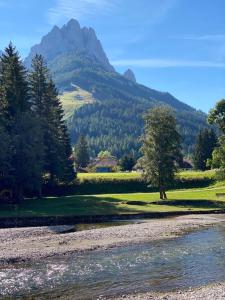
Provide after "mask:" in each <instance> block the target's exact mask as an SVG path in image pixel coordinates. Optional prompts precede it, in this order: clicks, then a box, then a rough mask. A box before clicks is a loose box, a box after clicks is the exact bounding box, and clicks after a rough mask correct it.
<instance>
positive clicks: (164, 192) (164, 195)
mask: <svg viewBox="0 0 225 300" xmlns="http://www.w3.org/2000/svg"><path fill="white" fill-rule="evenodd" d="M163 199H164V200H167V196H166V191H165V189H163Z"/></svg>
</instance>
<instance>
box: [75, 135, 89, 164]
mask: <svg viewBox="0 0 225 300" xmlns="http://www.w3.org/2000/svg"><path fill="white" fill-rule="evenodd" d="M74 157H75V163H76V167H77V168H78V169H79V168H86V167H87V166H88V164H89V162H90V157H89V149H88V144H87V141H86V138H85V136H84V135H81V136H80V137H79V139H78V141H77V143H76V145H75V148H74Z"/></svg>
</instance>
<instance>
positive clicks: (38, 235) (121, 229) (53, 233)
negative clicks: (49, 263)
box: [0, 215, 225, 266]
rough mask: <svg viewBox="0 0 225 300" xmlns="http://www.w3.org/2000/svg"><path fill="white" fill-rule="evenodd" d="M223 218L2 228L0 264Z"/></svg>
mask: <svg viewBox="0 0 225 300" xmlns="http://www.w3.org/2000/svg"><path fill="white" fill-rule="evenodd" d="M222 221H225V216H224V215H188V216H180V217H176V218H170V219H157V220H156V219H154V220H146V221H145V222H141V223H140V224H130V225H123V226H114V227H108V228H101V229H92V230H86V231H80V232H68V233H64V234H62V233H63V232H66V231H67V229H68V227H67V226H52V227H36V228H15V229H1V230H0V266H4V265H8V264H10V265H12V264H15V263H21V262H29V261H33V260H39V259H42V258H45V257H52V256H62V255H69V254H71V253H76V252H80V251H88V250H89V251H90V250H97V249H108V248H112V247H117V246H123V245H128V244H135V243H141V242H147V241H152V240H159V239H168V238H173V237H176V236H179V235H181V234H183V233H185V232H186V231H189V230H194V229H198V228H199V227H204V226H205V227H206V226H211V225H213V224H216V223H219V222H222Z"/></svg>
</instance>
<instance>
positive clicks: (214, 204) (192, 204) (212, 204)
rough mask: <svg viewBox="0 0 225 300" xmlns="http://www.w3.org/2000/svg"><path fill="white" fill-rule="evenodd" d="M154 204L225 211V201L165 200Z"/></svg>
mask: <svg viewBox="0 0 225 300" xmlns="http://www.w3.org/2000/svg"><path fill="white" fill-rule="evenodd" d="M152 204H157V205H166V206H177V207H187V208H203V209H206V208H211V209H225V202H224V201H215V200H207V199H196V200H189V199H182V200H179V199H178V200H163V201H156V202H152Z"/></svg>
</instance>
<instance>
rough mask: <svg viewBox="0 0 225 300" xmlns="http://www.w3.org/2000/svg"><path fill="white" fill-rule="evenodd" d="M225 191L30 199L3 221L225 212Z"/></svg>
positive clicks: (5, 211)
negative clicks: (11, 218) (46, 217)
mask: <svg viewBox="0 0 225 300" xmlns="http://www.w3.org/2000/svg"><path fill="white" fill-rule="evenodd" d="M216 193H225V187H217V188H208V189H206V188H202V189H199V190H197V189H188V190H180V191H171V192H168V201H165V200H159V194H158V193H136V194H107V195H91V196H88V195H87V196H85V195H83V196H68V197H58V198H44V199H41V200H36V199H26V200H24V202H23V203H22V204H21V206H20V207H19V208H17V209H15V210H12V208H9V207H2V208H1V211H0V217H9V216H10V217H15V216H17V217H24V216H25V217H26V216H27V217H28V216H71V215H96V214H122V213H131V214H132V213H140V212H170V211H198V210H215V209H219V210H220V209H221V210H225V197H224V198H223V197H222V199H221V198H220V199H217V197H216Z"/></svg>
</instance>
